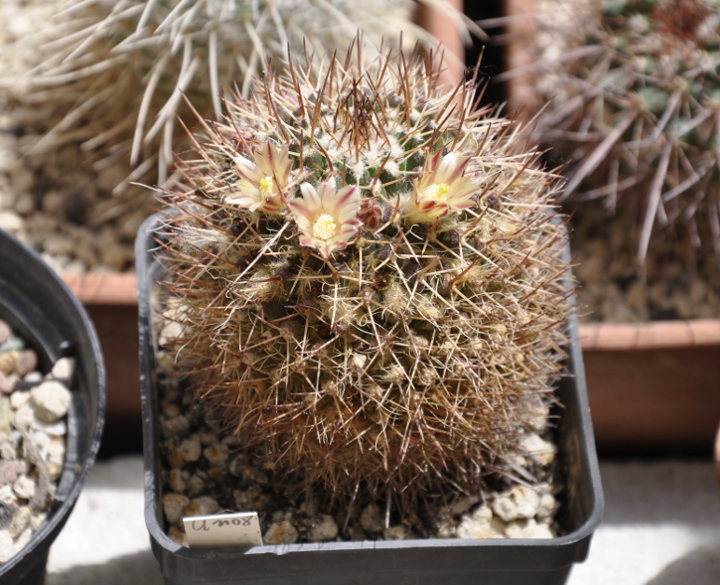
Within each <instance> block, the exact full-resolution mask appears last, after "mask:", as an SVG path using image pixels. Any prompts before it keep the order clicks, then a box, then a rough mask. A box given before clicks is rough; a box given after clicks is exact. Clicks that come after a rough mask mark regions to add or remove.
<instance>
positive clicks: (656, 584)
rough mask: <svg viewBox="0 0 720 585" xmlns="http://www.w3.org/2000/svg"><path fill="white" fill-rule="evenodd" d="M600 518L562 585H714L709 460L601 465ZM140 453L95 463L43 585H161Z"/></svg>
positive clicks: (719, 500)
mask: <svg viewBox="0 0 720 585" xmlns="http://www.w3.org/2000/svg"><path fill="white" fill-rule="evenodd" d="M601 473H602V477H603V487H604V489H605V499H606V505H605V520H604V522H603V524H602V525H601V526H600V528H599V529H598V530H597V532H596V533H595V537H594V540H593V543H592V546H591V548H590V555H589V557H588V560H587V561H586V562H585V563H583V564H580V565H576V566H575V569H574V570H573V573H572V575H571V577H570V580H569V585H718V584H720V489H718V486H717V484H716V482H715V470H714V466H713V464H712V463H711V462H710V461H707V462H700V461H659V462H657V461H656V462H627V463H625V462H623V463H617V462H606V463H601ZM142 489H143V474H142V458H141V457H140V456H132V457H122V458H115V459H111V460H108V461H100V462H98V463H97V464H96V465H95V467H94V468H93V470H92V472H91V474H90V476H89V478H88V482H87V484H86V486H85V488H84V490H83V492H82V493H81V496H80V498H79V500H78V502H77V505H76V507H75V510H74V511H73V513H72V515H71V516H70V519H69V520H68V523H67V525H66V526H65V528H64V530H63V531H62V532H61V534H60V536H59V537H58V539H57V540H56V541H55V543H54V544H53V547H52V549H51V551H50V560H49V563H48V577H47V581H46V585H96V584H98V583H102V584H103V585H120V584H123V585H124V584H126V583H133V584H143V585H161V584H162V578H161V577H160V572H159V568H158V565H157V562H156V561H155V559H154V557H153V556H152V553H151V552H150V544H149V540H148V535H147V531H146V529H145V520H144V518H143V507H144V503H143V492H142Z"/></svg>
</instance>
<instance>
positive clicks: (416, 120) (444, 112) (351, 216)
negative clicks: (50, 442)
mask: <svg viewBox="0 0 720 585" xmlns="http://www.w3.org/2000/svg"><path fill="white" fill-rule="evenodd" d="M363 63H364V60H363V58H362V55H361V46H360V45H359V44H357V45H356V46H355V50H354V51H350V52H349V53H348V58H347V59H346V60H344V61H340V60H338V59H335V58H326V59H325V60H324V61H323V62H321V63H319V62H318V61H315V60H313V59H311V58H307V59H304V60H302V63H301V64H297V63H295V64H293V65H292V66H291V67H290V68H289V69H288V70H287V71H286V72H285V73H284V74H283V75H281V76H275V75H269V76H268V77H267V79H266V80H265V81H264V82H263V83H261V84H260V85H259V88H258V90H257V91H256V92H255V93H254V97H253V98H252V99H250V100H247V99H243V98H242V97H240V96H239V95H235V96H233V97H232V98H231V99H229V100H228V102H227V107H228V115H227V117H226V119H225V121H224V122H223V123H221V124H212V125H210V124H208V125H207V126H206V136H205V138H204V139H203V140H202V141H201V140H200V139H199V138H198V142H196V147H197V156H196V157H195V159H194V160H189V161H187V162H185V163H183V165H182V166H181V172H182V175H183V177H184V183H183V187H182V188H179V189H177V190H173V191H170V192H167V193H166V200H167V202H169V204H170V207H171V209H173V210H174V214H169V215H168V218H167V220H166V222H165V231H166V235H167V238H166V242H165V244H164V249H163V251H162V253H161V256H163V257H164V260H165V261H166V262H167V266H168V275H167V278H166V279H165V281H164V285H165V290H166V292H167V294H166V301H167V304H168V306H172V307H173V310H172V313H171V315H172V316H171V317H170V318H172V319H174V320H175V321H176V324H175V327H176V328H178V329H179V331H181V333H178V334H176V336H175V337H174V339H172V340H171V342H170V343H171V346H172V347H173V348H174V353H175V357H176V360H177V362H178V363H179V364H181V365H182V367H183V370H184V371H185V372H186V373H187V375H188V376H189V377H190V378H191V379H192V380H193V383H194V384H195V385H196V387H197V389H198V390H197V397H198V399H201V400H202V401H203V402H204V403H205V404H208V405H211V407H212V408H213V409H214V410H215V411H216V412H217V416H219V417H221V419H222V420H223V423H224V424H225V426H226V428H228V429H229V430H231V431H232V432H234V433H236V434H237V435H238V436H239V437H241V439H242V440H243V442H244V443H245V444H246V445H248V446H249V447H253V448H254V449H255V453H256V454H257V456H259V457H263V458H265V459H266V460H267V461H268V462H269V464H270V465H271V466H273V467H274V469H275V470H276V472H277V473H278V474H279V475H280V476H288V477H292V478H294V479H295V480H296V481H298V482H299V484H300V485H303V486H305V487H306V488H307V489H311V490H317V492H316V493H323V494H328V493H331V494H334V495H335V497H342V498H351V497H352V496H353V494H355V493H357V491H358V490H362V493H368V494H371V495H373V496H375V497H377V496H381V497H384V496H385V495H386V494H387V493H388V491H390V492H391V493H392V494H393V498H394V501H395V502H396V503H397V505H398V506H401V507H404V506H405V505H406V504H408V503H410V502H413V501H415V500H416V499H417V498H418V496H420V495H422V494H425V493H426V492H427V491H433V490H435V491H437V489H438V488H439V487H440V489H443V486H444V489H446V490H447V489H449V490H456V491H463V492H476V491H477V490H478V489H479V488H480V486H481V484H482V481H483V476H484V475H485V474H486V473H488V472H500V473H504V474H506V475H511V474H517V473H522V472H520V471H518V470H517V467H516V465H515V464H514V463H513V458H514V457H515V456H516V455H517V454H518V444H519V437H520V436H521V434H522V432H523V429H524V428H525V427H527V426H528V425H530V424H532V420H533V417H535V416H536V415H537V407H538V405H541V406H542V405H543V404H548V403H550V402H551V401H552V400H553V386H554V383H555V382H556V381H557V378H558V376H559V373H560V370H561V360H562V357H563V351H562V346H563V344H564V343H565V342H566V339H565V333H564V325H565V322H566V319H567V315H568V311H569V303H568V301H567V296H568V292H569V288H568V281H567V279H566V264H565V262H564V261H562V260H561V259H560V250H561V249H562V247H563V245H564V235H563V230H562V227H561V226H560V225H559V224H558V223H557V222H556V221H553V220H552V218H551V215H552V214H551V212H550V211H549V204H550V202H551V200H552V198H553V197H554V196H555V195H556V189H557V185H556V177H555V176H554V175H552V174H549V173H547V172H544V171H542V170H540V169H539V168H538V167H537V166H536V164H535V162H536V159H537V157H536V153H534V152H528V151H527V150H525V149H523V148H522V145H521V144H519V140H518V139H517V133H516V132H517V131H516V129H514V128H513V127H512V126H511V125H510V124H509V123H508V122H507V121H505V120H503V119H500V118H497V117H495V116H493V115H492V113H491V112H490V111H488V110H482V111H475V110H474V109H473V98H472V95H473V92H472V91H471V89H472V88H471V86H470V85H467V86H466V85H461V86H459V87H457V88H456V89H455V90H454V91H451V92H447V91H446V90H441V89H440V88H439V87H438V85H437V79H438V76H439V74H440V64H439V63H437V62H436V63H434V64H433V65H432V66H428V65H426V64H425V63H424V62H423V60H422V59H421V58H420V57H419V55H417V54H415V55H414V56H413V57H412V58H410V59H407V60H406V59H405V58H404V57H403V55H402V53H396V52H393V51H386V52H384V53H383V54H382V55H381V56H380V57H379V58H378V59H377V60H376V61H373V62H372V63H369V64H363ZM201 142H202V143H201ZM168 315H170V313H168Z"/></svg>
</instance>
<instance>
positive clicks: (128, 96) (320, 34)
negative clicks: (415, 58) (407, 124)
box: [30, 0, 477, 216]
mask: <svg viewBox="0 0 720 585" xmlns="http://www.w3.org/2000/svg"><path fill="white" fill-rule="evenodd" d="M425 3H426V4H429V5H435V4H438V3H440V4H442V0H426V1H425ZM413 4H414V3H413V2H412V1H410V0H391V1H390V2H386V1H378V0H368V1H365V2H352V1H347V0H320V1H314V0H273V1H270V0H267V1H266V0H261V1H259V2H250V1H249V0H191V1H187V0H183V1H180V0H120V1H115V0H87V1H84V2H80V3H77V4H76V5H68V6H67V7H66V9H65V11H64V12H61V14H60V15H59V18H60V22H59V24H58V26H57V33H55V34H56V37H57V39H56V40H55V41H53V42H50V43H48V44H47V46H46V51H45V53H44V54H45V60H44V62H43V63H42V66H40V67H38V68H37V70H36V71H34V72H33V74H32V75H31V77H30V80H31V83H32V84H33V85H34V86H35V87H36V88H38V89H40V90H42V92H43V93H42V94H41V95H42V96H44V97H43V98H41V99H44V100H50V101H52V102H53V103H54V104H55V105H56V108H57V111H62V112H63V118H62V119H61V120H60V121H59V123H58V124H57V125H56V126H55V127H54V128H53V129H52V130H51V131H50V132H49V133H47V134H46V136H45V137H44V138H43V140H41V141H40V142H39V143H38V144H37V145H36V146H35V151H42V150H43V149H45V148H48V147H51V146H52V145H54V144H55V145H57V144H63V143H64V142H66V141H67V140H69V139H71V140H75V141H77V140H78V139H79V140H81V141H82V143H83V149H85V150H86V151H87V152H91V153H96V159H97V160H98V161H99V162H98V164H99V165H100V166H101V167H104V166H106V165H108V164H113V163H114V162H117V163H118V164H122V165H123V166H124V167H125V168H127V169H128V176H127V178H126V179H125V180H124V181H122V182H121V183H120V184H119V185H117V186H116V188H115V190H114V194H115V195H118V194H120V193H123V192H125V191H126V190H127V189H128V186H129V185H130V183H132V182H133V181H140V182H143V183H145V184H162V183H163V182H164V181H165V179H166V175H167V171H168V169H169V168H170V165H171V164H172V163H173V158H172V152H173V150H174V151H178V152H179V151H182V150H183V149H184V148H185V147H186V146H187V143H182V142H179V141H178V140H179V139H180V140H181V139H182V138H184V136H185V134H184V132H182V130H179V131H178V127H177V124H176V118H177V116H178V115H180V116H181V117H182V118H184V119H185V120H186V121H188V120H192V115H191V114H190V112H189V110H188V109H187V108H186V107H184V102H183V94H184V95H185V96H186V97H187V98H188V99H189V100H190V101H191V102H192V103H193V104H194V107H195V108H197V109H198V110H199V111H200V112H201V113H202V114H203V116H204V117H210V116H215V117H218V116H220V114H221V95H222V93H223V92H224V91H226V90H228V89H230V88H231V86H232V84H233V83H237V84H239V86H240V90H241V92H242V93H243V95H247V92H248V91H249V89H250V87H251V82H252V79H253V78H254V77H255V76H257V75H261V74H262V73H263V71H264V69H265V68H266V67H267V66H268V64H269V65H270V66H275V67H279V66H280V65H281V63H282V62H283V61H284V60H285V58H286V55H287V53H288V51H289V50H290V51H299V50H302V48H303V46H306V47H307V48H308V49H310V50H313V51H316V52H318V53H320V54H323V53H325V52H326V51H327V50H332V49H335V48H338V47H344V46H346V45H347V43H348V42H349V40H350V39H351V38H352V37H353V36H354V35H355V34H356V33H357V31H358V29H360V30H363V31H364V32H365V35H366V38H367V41H368V44H369V46H374V47H376V48H379V47H380V45H381V43H382V39H383V38H385V39H386V40H388V41H391V40H397V39H398V37H399V36H401V35H404V37H405V40H406V41H407V43H406V44H407V45H408V46H409V47H412V45H413V44H414V42H415V41H416V40H420V41H422V42H423V43H424V44H426V45H427V46H433V45H434V41H433V39H432V37H431V36H430V35H429V34H428V33H427V32H425V31H424V30H423V29H421V28H420V27H419V26H417V25H416V24H414V23H413V22H412V20H411V15H412V7H413ZM455 17H456V20H457V22H458V26H459V27H460V28H461V30H462V31H463V32H465V34H466V35H467V27H468V26H469V27H470V28H474V30H477V27H473V25H472V23H466V22H465V21H463V20H462V17H461V15H459V14H457V13H455ZM131 169H132V172H130V171H131ZM145 193H147V192H146V191H145ZM141 195H142V194H141ZM109 203H110V205H109V206H108V205H105V206H101V208H100V209H99V210H97V211H98V215H100V216H102V215H103V211H104V210H105V208H106V207H110V208H112V207H114V206H115V205H117V201H115V202H113V201H110V202H109ZM105 211H106V210H105Z"/></svg>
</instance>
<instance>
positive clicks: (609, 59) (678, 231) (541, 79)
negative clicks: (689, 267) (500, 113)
mask: <svg viewBox="0 0 720 585" xmlns="http://www.w3.org/2000/svg"><path fill="white" fill-rule="evenodd" d="M545 8H546V9H547V12H546V14H545V15H543V16H541V18H540V25H539V32H538V35H537V39H538V44H539V48H538V53H539V54H540V55H541V58H540V59H539V61H538V62H537V63H536V64H535V67H536V68H537V87H538V88H539V92H540V95H541V96H542V99H543V101H546V102H548V103H549V105H548V106H547V107H546V109H545V110H544V111H542V112H541V113H540V114H539V116H538V118H537V130H536V132H537V139H538V140H539V141H540V142H541V143H542V144H544V145H545V146H547V147H550V148H553V149H555V150H556V152H557V153H559V156H560V157H562V158H564V160H565V162H567V165H568V166H567V174H568V178H569V180H568V184H567V188H566V190H565V195H564V196H565V197H568V198H570V197H572V198H574V199H575V200H576V201H587V200H592V199H601V200H602V201H603V202H604V204H605V207H606V208H607V209H608V210H609V212H610V213H611V214H614V215H617V216H618V218H619V219H620V218H623V219H622V221H623V222H624V223H626V224H627V225H629V226H630V229H629V230H627V237H626V239H625V241H624V242H622V244H621V246H624V247H630V248H631V249H634V250H635V254H636V261H637V262H638V264H639V265H642V264H643V263H644V261H645V258H646V255H647V253H648V249H649V247H650V246H651V241H653V242H656V241H657V242H660V241H661V240H662V239H663V238H666V237H668V236H671V237H677V238H678V240H676V241H678V243H679V244H682V243H683V241H684V242H692V243H694V244H695V245H698V246H699V245H700V244H702V243H703V242H713V245H714V247H715V252H716V255H717V256H718V257H720V171H719V170H718V169H719V168H720V166H719V164H720V144H719V143H718V129H719V128H720V77H719V76H718V72H717V69H718V63H719V60H720V12H719V11H718V9H719V8H720V3H719V2H717V0H605V1H603V2H598V3H590V2H583V3H574V4H572V5H571V4H569V3H565V2H563V1H562V0H552V1H550V2H546V3H545ZM562 8H565V9H566V10H565V11H564V12H561V14H564V17H562V18H561V17H558V13H559V12H558V11H559V10H560V9H562Z"/></svg>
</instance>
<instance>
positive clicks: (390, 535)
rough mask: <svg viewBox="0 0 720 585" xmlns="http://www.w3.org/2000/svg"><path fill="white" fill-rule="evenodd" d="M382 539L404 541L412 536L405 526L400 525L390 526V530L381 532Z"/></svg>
mask: <svg viewBox="0 0 720 585" xmlns="http://www.w3.org/2000/svg"><path fill="white" fill-rule="evenodd" d="M383 538H384V539H385V540H406V539H408V538H412V534H411V533H410V530H408V528H407V527H406V526H403V525H402V524H400V525H398V526H390V528H386V529H385V530H383Z"/></svg>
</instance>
